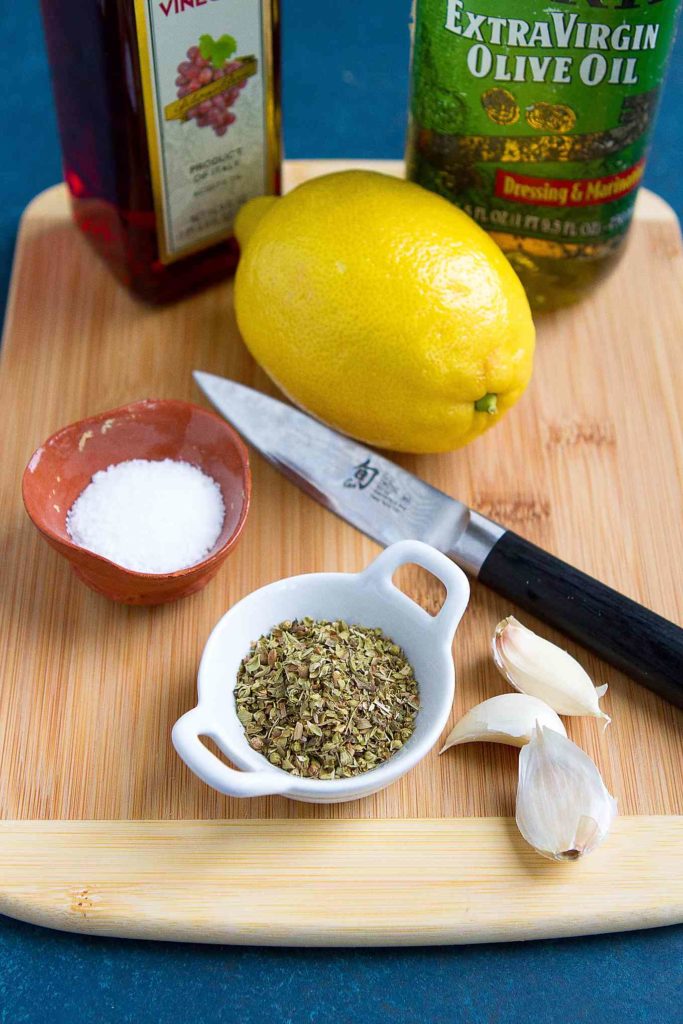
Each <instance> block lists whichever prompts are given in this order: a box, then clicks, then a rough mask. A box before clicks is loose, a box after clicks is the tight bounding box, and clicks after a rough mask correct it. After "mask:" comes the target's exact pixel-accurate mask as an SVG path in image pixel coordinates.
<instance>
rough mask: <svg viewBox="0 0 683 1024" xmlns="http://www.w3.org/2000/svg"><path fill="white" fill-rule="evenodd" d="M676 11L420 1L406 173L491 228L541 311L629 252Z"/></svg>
mask: <svg viewBox="0 0 683 1024" xmlns="http://www.w3.org/2000/svg"><path fill="white" fill-rule="evenodd" d="M679 6H680V3H679V0H550V2H548V0H515V3H514V4H512V3H508V4H502V3H501V2H500V0H415V12H414V41H413V61H412V88H411V118H410V129H409V137H408V151H407V166H408V176H409V177H410V178H411V179H412V180H413V181H416V182H419V184H421V185H424V186H425V187H426V188H429V189H431V190H432V191H434V192H438V193H440V194H441V195H443V196H445V197H446V198H447V199H450V200H451V201H452V202H454V203H456V204H457V205H458V206H460V207H462V209H464V210H465V211H466V212H467V213H468V214H469V215H470V216H471V217H473V218H474V220H476V221H477V223H479V224H480V225H481V226H482V227H483V228H485V229H486V230H487V231H488V232H490V233H491V235H492V236H493V237H494V238H495V240H496V241H497V242H498V244H499V245H500V246H501V248H502V249H503V250H504V251H505V253H506V254H507V256H508V258H509V260H510V262H511V263H512V265H513V266H514V268H515V270H516V271H517V273H518V274H519V276H520V278H521V279H522V282H523V284H524V286H525V288H526V290H527V294H528V296H529V299H530V301H531V303H532V305H533V306H534V308H536V309H538V310H543V309H554V308H557V307H559V306H563V305H567V304H569V303H571V302H574V301H575V300H577V299H579V298H580V297H581V296H582V295H583V294H584V293H586V292H587V291H588V290H589V289H591V288H592V287H593V286H594V285H596V284H597V283H598V282H599V281H600V280H601V279H602V278H604V277H605V276H606V275H607V274H608V273H609V272H610V271H611V270H612V269H613V268H614V267H615V266H616V264H617V262H618V261H619V258H620V257H621V255H622V252H623V250H624V245H625V241H626V234H627V232H628V228H629V224H630V222H631V218H632V215H633V207H634V203H635V198H636V193H637V190H638V185H639V184H640V181H641V179H642V176H643V172H644V168H645V158H646V155H647V148H648V142H649V139H650V136H651V133H652V127H653V123H654V118H655V114H656V110H657V104H658V98H659V92H660V88H661V84H662V80H663V77H664V73H665V70H666V65H667V61H668V58H669V53H670V50H671V44H672V41H673V35H674V29H675V24H676V19H677V15H678V11H679ZM513 15H514V17H513Z"/></svg>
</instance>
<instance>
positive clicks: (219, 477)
mask: <svg viewBox="0 0 683 1024" xmlns="http://www.w3.org/2000/svg"><path fill="white" fill-rule="evenodd" d="M127 459H183V460H184V461H185V462H190V463H192V464H193V465H195V466H198V467H199V468H200V469H201V470H203V472H205V473H208V474H209V476H212V477H213V479H214V480H215V481H216V482H217V483H218V484H219V486H220V488H221V491H222V492H223V501H224V503H225V522H224V523H223V529H222V530H221V534H220V537H219V538H218V541H217V542H216V545H215V547H214V549H213V551H212V552H211V553H210V554H209V555H208V556H207V557H206V558H205V559H204V560H203V561H202V562H198V563H197V564H196V565H192V566H190V567H189V568H187V569H179V570H178V571H177V572H170V573H154V574H152V573H144V572H135V571H133V570H131V569H124V568H123V567H122V566H120V565H117V564H116V563H115V562H111V561H110V560H109V559H108V558H103V557H102V556H101V555H97V554H95V553H94V552H93V551H88V550H87V549H85V548H82V547H79V546H78V545H77V544H74V543H73V541H72V540H71V538H70V537H69V535H68V533H67V530H66V516H67V512H68V511H69V509H70V508H71V506H72V505H73V503H74V501H75V500H76V498H77V497H78V495H79V494H80V493H81V491H83V489H84V488H85V487H86V486H87V485H88V484H89V483H90V480H91V478H92V476H93V473H96V472H97V471H98V470H100V469H106V468H107V467H108V466H111V465H115V464H116V463H119V462H124V461H126V460H127ZM22 493H23V497H24V505H25V506H26V511H27V512H28V514H29V516H30V517H31V519H32V520H33V523H34V524H35V526H36V527H37V528H38V530H40V532H41V533H42V535H43V537H45V539H46V540H47V542H48V544H50V545H51V546H52V547H53V548H55V550H56V551H59V553H60V554H62V555H64V557H65V558H67V559H68V560H69V562H70V563H71V565H72V567H73V570H74V572H75V573H76V575H77V576H78V577H79V578H80V579H81V580H83V582H84V583H86V584H87V586H89V587H90V588H91V589H92V590H96V591H97V592H98V593H99V594H104V595H105V597H109V598H111V599H112V600H113V601H122V602H123V603H125V604H163V603H165V602H166V601H175V600H177V598H179V597H187V596H188V595H189V594H194V593H196V591H198V590H201V588H202V587H203V586H205V585H206V584H207V583H208V582H209V580H210V579H212V577H213V576H215V575H216V573H217V572H218V570H219V568H220V567H221V565H222V563H223V562H224V561H225V559H226V558H227V556H228V554H229V553H230V552H231V551H232V549H233V548H234V547H235V545H236V543H237V541H238V539H239V536H240V534H241V532H242V528H243V526H244V523H245V520H246V517H247V511H248V508H249V499H250V495H251V473H250V471H249V457H248V455H247V449H246V448H245V446H244V444H243V442H242V441H241V439H240V437H239V436H238V435H237V434H236V433H235V431H234V430H233V429H232V427H230V426H229V425H228V424H227V423H226V422H225V420H222V419H221V418H220V417H219V416H216V415H214V413H212V412H208V411H207V410H206V409H201V408H200V407H199V406H196V405H191V404H190V403H189V402H177V401H173V400H159V401H154V400H152V399H148V400H146V401H143V402H134V403H133V404H132V405H125V406H123V407H122V408H121V409H113V410H111V411H110V412H103V413H101V414H100V415H99V416H91V417H90V418H89V419H85V420H79V422H78V423H73V424H71V426H69V427H64V428H63V429H62V430H59V431H57V433H56V434H53V435H52V437H50V438H48V440H47V441H45V443H44V444H42V445H41V446H40V448H38V449H37V451H35V452H34V454H33V455H32V456H31V460H30V462H29V464H28V466H27V467H26V469H25V471H24V476H23V480H22Z"/></svg>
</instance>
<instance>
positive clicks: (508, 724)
mask: <svg viewBox="0 0 683 1024" xmlns="http://www.w3.org/2000/svg"><path fill="white" fill-rule="evenodd" d="M536 725H542V726H547V727H548V729H554V730H555V732H559V733H560V734H561V735H562V736H566V735H567V733H566V730H565V727H564V725H563V724H562V722H561V720H560V719H559V718H558V717H557V715H556V714H555V712H554V711H553V709H552V708H551V707H549V706H548V705H547V704H545V703H544V702H543V701H542V700H539V699H538V697H529V696H528V695H527V694H525V693H500V694H498V696H497V697H490V698H489V699H488V700H485V701H482V703H481V704H477V706H476V707H473V708H471V709H470V710H469V711H467V712H466V713H465V714H464V715H463V716H462V718H461V719H460V720H459V721H458V722H456V724H455V727H454V728H453V730H452V731H451V732H450V733H449V735H448V739H447V740H446V742H445V744H444V745H443V747H442V748H441V750H440V753H441V754H443V752H444V750H448V748H449V747H455V746H458V744H460V743H507V744H509V745H510V746H511V747H523V746H524V744H525V743H528V742H529V740H530V739H531V736H532V733H533V731H534V728H535V727H536Z"/></svg>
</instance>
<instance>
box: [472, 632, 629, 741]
mask: <svg viewBox="0 0 683 1024" xmlns="http://www.w3.org/2000/svg"><path fill="white" fill-rule="evenodd" d="M492 648H493V660H494V662H495V664H496V668H497V669H498V671H499V672H500V674H501V675H502V676H503V677H504V678H505V679H507V681H508V682H509V683H510V684H511V685H512V686H514V687H515V689H516V690H519V691H520V692H521V693H526V694H528V695H529V696H530V697H538V698H539V700H543V701H545V702H546V704H549V705H550V707H551V708H552V709H553V711H556V712H557V713H558V715H593V716H594V717H595V718H604V719H605V727H606V726H607V725H609V723H610V721H611V719H610V717H609V715H606V714H605V712H604V711H603V710H602V709H601V708H600V706H599V705H598V700H599V698H600V697H602V696H603V694H604V693H605V691H606V690H607V684H605V685H604V686H598V687H595V686H593V683H592V681H591V678H590V676H589V675H588V673H587V672H585V670H584V669H583V668H581V666H580V665H579V663H578V661H576V660H575V659H574V658H572V656H571V654H568V653H567V651H563V650H562V648H561V647H557V646H556V645H555V644H551V643H550V641H549V640H544V639H543V637H541V636H538V634H537V633H534V632H533V631H532V630H530V629H527V628H526V626H523V625H522V623H521V622H518V621H517V619H515V618H514V617H513V616H512V615H509V616H508V618H507V619H503V621H502V622H499V623H498V625H497V626H496V629H495V632H494V634H493V640H492Z"/></svg>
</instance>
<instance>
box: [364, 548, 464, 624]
mask: <svg viewBox="0 0 683 1024" xmlns="http://www.w3.org/2000/svg"><path fill="white" fill-rule="evenodd" d="M410 562H414V563H415V564H416V565H421V566H422V568H423V569H426V570H427V572H430V573H431V574H432V576H436V578H437V579H438V580H441V582H442V583H443V585H444V587H445V588H446V600H445V601H444V603H443V605H442V606H441V609H440V611H439V612H438V614H436V615H430V614H429V612H426V611H424V608H421V609H420V610H421V611H423V612H424V616H425V626H426V627H427V628H428V629H431V630H433V631H434V632H435V633H436V634H437V635H438V637H439V639H441V640H444V641H445V642H447V643H448V644H450V643H451V642H452V640H453V635H454V634H455V631H456V629H457V627H458V623H459V622H460V619H461V618H462V616H463V612H464V611H465V608H467V602H468V601H469V598H470V585H469V582H468V579H467V576H465V573H464V572H463V571H462V569H460V568H458V566H457V565H455V563H454V562H452V561H451V560H450V558H448V557H447V556H446V555H443V554H442V553H441V552H440V551H437V549H436V548H433V547H431V545H430V544H424V543H423V542H422V541H420V540H401V541H398V543H396V544H391V545H390V546H389V547H388V548H385V549H384V551H382V552H381V553H380V554H379V555H378V556H377V558H375V560H374V561H373V562H371V563H370V565H369V566H368V567H367V569H364V570H363V572H362V573H361V574H360V575H361V576H362V577H364V578H365V579H367V580H369V581H371V582H372V583H373V585H375V586H377V587H379V589H380V590H382V591H384V592H385V593H386V592H387V591H388V590H389V588H392V589H394V590H398V587H395V586H394V583H393V581H392V576H393V575H394V573H395V572H396V570H397V569H398V568H399V566H401V565H407V564H409V563H410ZM399 593H402V591H399ZM403 596H404V597H406V595H405V594H404V595H403ZM407 600H410V598H407ZM414 603H417V602H414ZM419 607H420V606H419V605H418V608H419Z"/></svg>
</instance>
